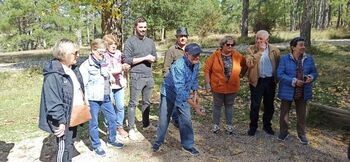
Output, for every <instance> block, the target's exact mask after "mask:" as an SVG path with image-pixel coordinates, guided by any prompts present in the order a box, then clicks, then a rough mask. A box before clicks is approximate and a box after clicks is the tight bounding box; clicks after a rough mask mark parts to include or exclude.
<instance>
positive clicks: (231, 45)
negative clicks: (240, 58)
mask: <svg viewBox="0 0 350 162" xmlns="http://www.w3.org/2000/svg"><path fill="white" fill-rule="evenodd" d="M225 45H226V46H227V47H233V46H234V45H235V44H234V43H233V44H229V43H226V44H225Z"/></svg>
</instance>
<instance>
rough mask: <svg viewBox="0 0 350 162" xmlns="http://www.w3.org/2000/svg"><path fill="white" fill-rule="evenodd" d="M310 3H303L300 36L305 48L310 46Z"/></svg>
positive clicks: (309, 1)
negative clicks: (302, 38) (303, 39)
mask: <svg viewBox="0 0 350 162" xmlns="http://www.w3.org/2000/svg"><path fill="white" fill-rule="evenodd" d="M312 1H313V0H305V1H304V11H303V17H302V20H301V22H302V23H301V28H300V36H302V37H304V38H305V46H306V47H310V46H311V19H312Z"/></svg>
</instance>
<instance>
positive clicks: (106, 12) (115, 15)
mask: <svg viewBox="0 0 350 162" xmlns="http://www.w3.org/2000/svg"><path fill="white" fill-rule="evenodd" d="M108 1H109V0H104V1H103V2H104V3H106V4H107V2H108ZM120 4H121V0H115V1H113V3H112V4H111V5H110V6H106V7H104V8H103V9H102V10H101V20H102V21H101V28H102V34H103V35H106V34H113V35H117V37H118V38H119V44H121V43H122V39H121V37H122V18H121V16H120V14H121V13H120V10H119V7H118V6H120ZM118 48H119V49H121V46H119V47H118Z"/></svg>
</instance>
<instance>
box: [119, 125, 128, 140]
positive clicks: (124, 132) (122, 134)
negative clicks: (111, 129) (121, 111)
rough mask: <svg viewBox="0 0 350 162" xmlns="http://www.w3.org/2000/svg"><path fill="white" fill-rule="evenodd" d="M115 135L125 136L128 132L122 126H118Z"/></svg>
mask: <svg viewBox="0 0 350 162" xmlns="http://www.w3.org/2000/svg"><path fill="white" fill-rule="evenodd" d="M117 135H118V136H120V137H122V138H125V137H128V135H129V134H128V132H126V131H125V130H124V128H123V127H120V128H117Z"/></svg>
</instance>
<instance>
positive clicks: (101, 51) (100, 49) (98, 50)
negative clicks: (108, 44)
mask: <svg viewBox="0 0 350 162" xmlns="http://www.w3.org/2000/svg"><path fill="white" fill-rule="evenodd" d="M96 51H97V52H98V53H105V52H106V49H102V48H97V49H96Z"/></svg>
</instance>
